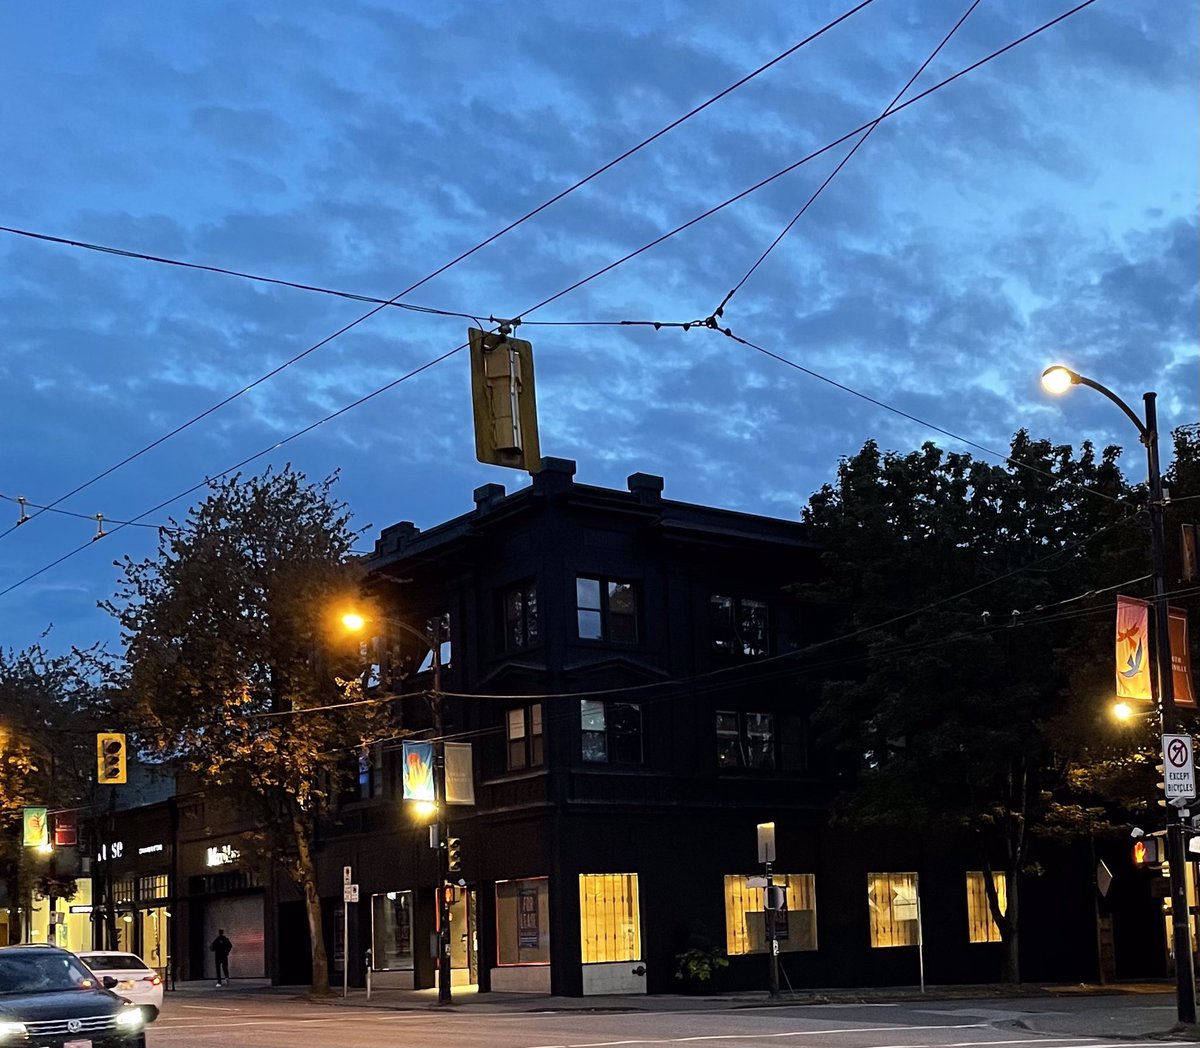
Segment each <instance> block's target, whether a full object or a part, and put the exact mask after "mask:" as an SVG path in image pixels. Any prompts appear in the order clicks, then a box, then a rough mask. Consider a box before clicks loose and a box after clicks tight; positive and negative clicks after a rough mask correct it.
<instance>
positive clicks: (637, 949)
mask: <svg viewBox="0 0 1200 1048" xmlns="http://www.w3.org/2000/svg"><path fill="white" fill-rule="evenodd" d="M579 937H580V939H581V940H582V945H583V963H584V964H602V963H604V962H607V961H637V960H640V959H641V956H642V933H641V919H640V914H639V909H638V878H637V874H636V873H581V874H580V875H579Z"/></svg>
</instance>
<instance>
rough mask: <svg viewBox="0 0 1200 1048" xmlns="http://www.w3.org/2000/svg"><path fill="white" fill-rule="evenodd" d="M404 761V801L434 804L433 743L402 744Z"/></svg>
mask: <svg viewBox="0 0 1200 1048" xmlns="http://www.w3.org/2000/svg"><path fill="white" fill-rule="evenodd" d="M400 748H401V756H402V757H403V759H404V799H405V800H406V801H428V802H429V803H431V804H432V803H433V801H434V795H433V743H432V742H408V741H407V740H406V741H405V742H403V743H401V747H400Z"/></svg>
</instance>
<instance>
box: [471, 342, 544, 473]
mask: <svg viewBox="0 0 1200 1048" xmlns="http://www.w3.org/2000/svg"><path fill="white" fill-rule="evenodd" d="M467 338H468V340H469V342H470V351H471V403H472V405H473V407H474V411H475V457H476V458H477V459H479V461H480V462H490V463H492V464H493V465H496V466H511V467H512V468H513V469H523V470H525V471H526V472H529V473H537V472H538V471H539V470H540V469H541V468H542V456H541V451H540V448H539V445H538V427H537V401H536V398H535V397H534V392H533V345H532V344H531V343H529V342H526V341H525V340H524V339H520V338H511V337H510V336H509V335H507V334H504V333H502V332H498V333H493V332H486V331H480V330H479V329H478V328H468V329H467Z"/></svg>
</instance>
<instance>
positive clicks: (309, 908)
mask: <svg viewBox="0 0 1200 1048" xmlns="http://www.w3.org/2000/svg"><path fill="white" fill-rule="evenodd" d="M289 806H290V807H291V817H292V831H293V833H294V834H295V836H296V871H295V872H296V883H297V886H298V887H299V888H300V890H301V891H302V892H303V893H304V909H305V911H306V912H307V914H308V936H309V941H310V942H311V943H312V993H313V995H314V996H317V997H328V996H329V994H330V989H329V959H328V958H327V957H326V955H325V932H324V929H323V927H322V923H321V896H320V894H319V893H318V891H317V868H316V863H315V862H314V860H313V847H312V824H311V821H310V820H309V819H308V817H307V816H306V814H305V813H304V812H303V811H302V810H301V809H300V808H299V807H298V806H297V805H296V804H295V803H294V802H291V803H290V804H289ZM343 963H344V962H343Z"/></svg>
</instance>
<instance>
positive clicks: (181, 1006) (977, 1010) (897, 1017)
mask: <svg viewBox="0 0 1200 1048" xmlns="http://www.w3.org/2000/svg"><path fill="white" fill-rule="evenodd" d="M1127 1008H1128V1009H1133V1008H1140V1009H1141V1012H1142V1013H1144V1012H1146V1011H1147V1009H1146V1002H1145V1001H1136V1000H1135V1001H1122V1000H1120V999H1113V998H1099V999H1097V998H1081V999H1078V1000H1067V1001H1060V1000H1052V1001H1047V1000H1044V999H1020V1000H1000V1001H997V1000H987V1001H964V1000H955V1001H936V1002H935V1001H929V1002H921V1001H918V1002H905V1003H888V1004H846V1005H809V1006H804V1007H772V1008H746V1007H737V1006H730V1007H720V1008H710V1009H706V1010H703V1011H696V1010H694V1009H679V1010H671V1009H669V1008H665V1009H663V1010H655V1011H632V1010H622V1009H616V1008H612V1009H605V1010H600V1009H597V1010H587V1009H582V1008H573V1009H570V1010H563V1011H543V1012H538V1011H518V1012H515V1011H511V1010H501V1009H495V1010H493V1009H490V1008H488V1007H487V1006H486V1005H483V1004H477V1005H475V1006H473V1007H471V1008H470V1009H462V1010H456V1009H448V1010H437V1009H434V1010H430V1009H424V1008H423V1009H414V1010H405V1011H400V1010H397V1011H390V1010H383V1009H379V1008H367V1007H362V1006H356V1005H355V1004H354V1003H353V1002H352V1001H351V1002H338V1003H335V1004H316V1003H311V1002H308V1001H306V1000H303V999H299V998H281V997H266V996H264V997H259V998H244V999H236V998H229V999H223V1000H222V999H203V998H197V999H192V1000H178V999H177V1000H175V1001H170V1002H169V1004H168V1006H167V1009H166V1010H165V1011H164V1013H163V1015H162V1016H161V1017H160V1019H159V1020H158V1021H157V1022H156V1023H154V1024H153V1025H152V1026H151V1027H150V1028H149V1031H148V1036H147V1040H148V1048H397V1046H400V1045H403V1046H406V1048H410V1046H411V1048H640V1046H656V1048H671V1046H674V1045H679V1046H681V1048H682V1046H685V1045H687V1046H691V1045H700V1046H701V1048H760V1046H763V1048H765V1046H790V1045H796V1046H800V1048H926V1046H927V1048H935V1046H937V1048H971V1046H974V1045H979V1046H981V1048H983V1046H987V1048H1004V1046H1008V1045H1011V1046H1014V1048H1016V1046H1029V1048H1090V1046H1100V1045H1104V1046H1107V1048H1120V1046H1122V1045H1138V1046H1141V1048H1144V1045H1145V1043H1146V1042H1145V1041H1144V1040H1143V1039H1142V1038H1141V1037H1140V1036H1137V1034H1136V1033H1133V1030H1134V1029H1135V1028H1136V1027H1137V1023H1132V1024H1131V1023H1130V1022H1129V1021H1128V1019H1129V1018H1130V1017H1131V1016H1132V1015H1133V1012H1132V1010H1131V1011H1130V1012H1129V1013H1128V1015H1126V1016H1125V1018H1124V1019H1122V1018H1121V1011H1122V1009H1127ZM1171 1012H1172V1010H1171V1008H1170V1007H1169V1006H1168V1005H1164V1006H1163V1007H1162V1023H1161V1026H1160V1028H1162V1029H1165V1028H1166V1027H1168V1026H1170V1019H1171V1018H1172V1015H1171ZM1139 1014H1140V1013H1139ZM1153 1018H1154V1021H1157V1010H1155V1011H1154V1016H1153ZM1089 1028H1095V1029H1097V1030H1101V1031H1105V1032H1106V1033H1107V1036H1104V1035H1102V1034H1100V1033H1077V1032H1072V1031H1076V1030H1088V1029H1089ZM1126 1028H1127V1029H1129V1030H1130V1035H1129V1036H1127V1037H1123V1036H1114V1035H1115V1034H1117V1035H1119V1034H1120V1032H1121V1031H1122V1029H1126Z"/></svg>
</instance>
